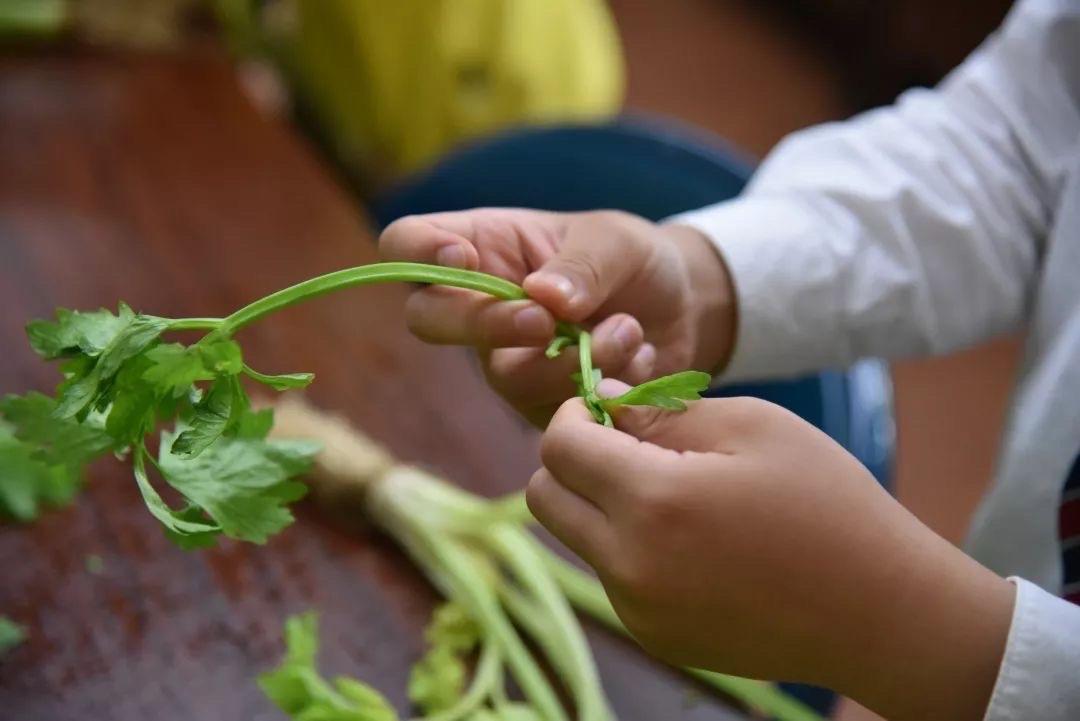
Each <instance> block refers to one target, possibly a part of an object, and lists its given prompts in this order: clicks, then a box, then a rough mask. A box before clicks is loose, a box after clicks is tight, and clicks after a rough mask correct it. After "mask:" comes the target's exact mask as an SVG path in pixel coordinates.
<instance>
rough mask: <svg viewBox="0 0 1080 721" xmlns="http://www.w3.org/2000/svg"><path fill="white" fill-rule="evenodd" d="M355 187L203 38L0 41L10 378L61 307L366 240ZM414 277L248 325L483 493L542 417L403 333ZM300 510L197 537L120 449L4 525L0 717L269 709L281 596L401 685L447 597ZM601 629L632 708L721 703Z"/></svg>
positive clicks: (282, 361)
mask: <svg viewBox="0 0 1080 721" xmlns="http://www.w3.org/2000/svg"><path fill="white" fill-rule="evenodd" d="M357 207H358V205H357V204H356V203H355V202H354V201H353V199H351V198H350V197H349V196H348V195H347V194H346V193H345V192H343V191H342V190H341V189H340V188H339V187H338V186H337V185H335V183H334V182H333V180H332V179H331V178H330V177H329V176H328V174H327V172H326V171H325V170H324V168H323V167H322V166H321V165H320V164H319V163H318V162H317V160H316V159H315V157H314V156H313V154H312V153H311V152H310V150H309V149H308V148H307V147H306V146H305V144H304V142H303V141H302V140H300V139H298V137H297V136H296V135H294V134H293V133H291V132H290V131H289V130H288V129H286V128H284V127H282V126H281V125H280V124H278V123H276V122H273V121H271V120H268V119H267V118H265V117H262V116H261V115H260V114H259V113H258V112H257V111H256V110H255V109H254V108H253V107H252V106H251V105H249V103H248V102H247V101H246V100H245V98H244V97H243V96H242V94H241V93H240V92H239V90H238V88H237V85H236V83H235V81H234V78H233V76H232V74H231V72H230V69H229V67H228V65H227V63H225V62H224V61H223V60H222V59H221V58H219V57H217V56H215V55H213V54H205V55H203V54H193V55H191V56H185V57H182V58H179V57H172V58H170V57H159V58H155V59H142V60H133V59H130V58H117V57H103V56H88V55H84V54H77V53H73V54H67V55H63V54H58V55H47V56H44V55H37V56H26V55H23V56H18V57H7V58H4V59H2V60H0V348H3V360H2V361H0V392H23V391H25V390H26V389H27V388H30V387H36V388H42V389H47V388H49V387H50V386H51V385H52V384H53V383H55V381H56V375H55V370H54V369H53V368H51V367H47V366H46V365H45V364H43V363H41V362H40V361H39V360H38V359H37V358H36V357H35V356H34V355H33V354H32V353H31V351H30V349H29V347H28V345H27V343H26V341H25V338H24V336H23V332H22V326H23V324H24V322H25V321H26V320H28V319H31V318H37V317H43V316H47V315H50V314H51V313H52V310H53V308H54V307H55V306H58V305H60V306H67V307H74V308H80V309H88V308H93V307H98V306H109V307H115V305H116V302H117V301H118V300H124V301H126V302H128V303H130V304H131V305H132V306H134V307H135V308H136V309H142V310H145V311H147V312H151V313H155V314H160V315H166V316H176V317H180V316H200V315H223V314H225V313H227V312H228V311H230V310H232V309H235V308H237V307H239V306H240V305H242V304H244V303H246V302H248V301H250V300H252V299H254V298H257V297H259V296H261V295H263V294H265V293H267V292H269V291H272V290H275V289H277V288H279V287H283V286H285V285H288V284H290V283H292V282H295V281H298V280H301V279H304V278H307V277H310V276H312V275H315V274H317V273H321V272H325V271H329V270H332V269H336V268H340V267H344V266H346V265H355V264H362V263H369V262H372V261H373V260H375V252H374V244H373V234H372V231H371V230H370V229H369V228H368V227H367V226H366V225H365V220H364V217H363V216H362V214H361V213H360V212H359V211H358V210H357ZM405 294H406V289H405V288H403V287H387V286H382V287H372V288H364V289H358V290H356V291H352V292H350V293H347V294H343V295H338V296H334V297H328V298H324V299H320V300H318V301H315V302H313V303H311V304H308V305H305V306H301V307H296V308H293V309H290V310H288V311H286V312H284V313H282V314H280V315H279V316H277V317H275V318H273V319H272V320H270V321H269V322H264V323H260V324H257V325H256V326H254V327H252V328H250V329H248V330H247V331H245V334H246V336H245V337H244V338H243V342H244V347H245V349H247V352H248V353H249V355H250V357H251V358H252V359H253V361H254V365H256V367H259V368H261V369H264V370H265V371H267V372H278V371H281V372H284V371H301V370H303V371H314V372H315V373H316V375H317V379H316V382H315V384H314V385H313V386H312V388H311V391H310V396H311V397H312V398H313V400H314V401H316V402H318V403H319V404H321V405H323V406H326V407H328V408H333V409H340V410H342V411H344V412H346V413H347V414H348V415H349V416H350V417H351V418H352V419H353V420H354V421H355V422H356V423H357V424H358V425H359V426H360V427H362V428H364V429H366V430H367V431H368V432H370V433H371V434H372V435H373V436H375V437H376V438H378V439H380V440H382V441H383V442H385V443H386V444H388V445H389V446H390V447H391V448H392V449H393V450H394V451H395V452H396V453H397V454H399V456H400V457H402V458H404V459H408V460H411V461H416V462H420V463H423V464H426V465H429V466H431V467H433V468H435V469H437V470H438V471H440V472H441V473H443V474H445V475H446V476H447V477H449V478H452V479H455V480H457V481H459V482H460V483H461V484H463V485H465V486H467V487H469V488H472V489H476V490H479V491H482V492H486V493H492V494H494V493H496V492H505V491H509V490H512V489H514V488H516V487H520V486H521V485H522V484H523V483H524V482H525V481H526V479H527V478H528V477H529V474H530V473H531V472H532V470H533V469H534V467H535V466H536V464H537V456H536V447H537V437H536V434H535V433H534V432H533V431H532V430H530V429H529V428H527V427H526V426H525V425H524V424H523V423H522V422H520V421H519V420H518V419H517V418H516V417H515V416H513V415H512V414H511V413H510V412H509V411H508V410H507V409H506V408H504V407H503V406H502V405H501V404H500V403H499V401H498V400H497V399H496V398H495V397H494V396H493V395H492V394H491V393H490V392H489V391H488V390H487V389H486V388H485V386H484V384H483V381H482V379H481V378H480V375H479V373H478V372H477V370H476V368H475V366H474V363H473V361H472V359H471V358H470V356H469V355H468V354H467V353H466V352H464V351H462V350H461V349H455V348H434V347H429V346H424V345H422V344H420V343H419V342H418V341H416V340H414V339H413V338H411V337H410V336H409V335H408V334H407V333H406V331H405V329H404V324H403V321H402V301H403V299H404V297H405ZM0 472H2V469H0ZM299 515H300V518H299V521H298V523H297V524H296V525H295V526H293V527H292V528H290V529H289V530H288V531H286V532H285V533H283V534H281V535H280V536H278V537H276V538H274V539H273V540H272V541H271V542H270V543H269V544H268V545H266V546H265V547H256V546H251V545H242V544H235V543H230V542H224V543H222V544H220V546H219V547H218V548H216V549H214V550H212V551H209V552H202V553H186V552H183V551H180V550H178V549H177V548H175V547H174V546H173V545H171V544H170V543H169V542H168V541H167V540H166V539H165V538H164V536H163V534H162V533H161V530H160V528H159V527H158V525H157V523H156V522H155V521H154V520H153V519H152V518H151V517H150V515H149V514H148V513H147V512H146V510H145V508H144V507H143V504H142V501H141V500H140V498H139V494H138V492H137V490H136V487H135V485H134V482H133V481H132V479H131V476H130V471H129V470H128V469H127V468H126V467H124V466H123V465H122V464H120V463H119V462H114V461H111V460H109V461H106V462H102V463H100V464H98V465H96V466H95V467H94V468H93V470H92V472H91V473H90V475H89V487H88V489H87V490H86V491H85V492H84V493H83V495H82V496H81V497H80V499H79V500H78V502H77V504H76V505H75V506H74V507H72V508H68V509H63V510H58V511H54V512H50V513H48V514H47V515H45V516H44V517H43V518H42V519H41V520H39V521H38V522H36V523H34V524H31V525H27V526H20V527H15V526H2V527H0V613H6V614H9V615H11V616H12V617H13V618H14V619H15V620H17V621H18V622H20V623H22V624H24V625H26V626H27V627H28V629H29V632H30V639H29V641H28V642H27V643H25V644H24V645H22V646H21V647H19V648H17V649H16V650H14V651H13V652H11V653H10V654H8V655H7V656H6V657H5V658H3V659H2V660H0V718H2V719H11V721H69V720H70V721H86V720H87V719H93V720H94V721H106V720H108V721H123V720H126V719H131V720H132V721H135V720H138V721H147V720H148V719H153V720H154V721H168V720H170V719H176V721H215V720H218V719H220V720H222V721H251V720H255V719H267V720H270V719H278V718H281V716H280V714H278V713H277V712H276V711H275V710H274V709H273V708H272V706H271V705H270V704H269V702H268V701H267V700H265V699H264V698H263V696H262V694H261V692H260V691H259V690H258V688H257V687H256V685H255V683H254V679H255V676H256V675H257V674H258V673H259V672H260V671H261V670H264V669H266V668H268V667H270V666H271V665H273V664H274V663H275V662H276V660H277V659H278V657H279V655H280V652H281V641H280V633H281V623H282V620H283V619H284V618H285V616H286V615H287V614H290V613H295V612H298V611H301V610H304V609H308V608H315V609H318V610H319V611H320V612H321V615H322V619H323V654H322V661H323V668H324V670H325V671H327V672H329V673H333V674H338V673H344V674H350V675H354V676H357V677H359V678H363V679H366V680H368V681H371V682H373V683H374V684H375V685H377V686H378V687H379V688H381V689H384V690H385V691H386V692H387V693H388V695H389V696H390V698H391V699H392V700H393V701H394V702H395V703H396V704H397V705H398V706H399V708H401V709H405V708H406V699H405V682H406V678H407V673H408V669H409V667H410V664H411V663H412V662H413V661H414V660H415V659H416V658H417V656H418V654H419V653H420V652H421V649H422V644H421V637H420V629H421V628H422V626H423V624H424V623H425V622H426V620H427V618H428V615H429V613H430V611H431V608H432V604H433V602H434V600H435V595H434V594H433V592H432V590H431V588H430V587H429V586H428V584H427V583H426V582H425V581H424V579H423V578H422V577H421V576H420V575H419V574H418V572H417V571H416V570H415V569H414V568H413V567H412V566H411V565H410V564H409V563H408V561H407V560H406V559H405V557H404V556H403V555H402V554H401V553H399V552H398V551H397V550H396V549H395V548H394V547H393V546H392V545H391V544H390V543H388V542H387V541H386V540H385V539H382V538H379V537H362V536H356V535H351V534H347V533H344V532H342V531H339V530H334V529H332V528H331V527H330V526H328V525H327V524H325V523H323V522H322V520H321V519H320V518H319V516H318V514H317V513H316V512H315V511H314V510H312V509H306V510H305V509H301V510H300V514H299ZM91 555H99V556H100V557H101V558H102V559H103V561H104V567H103V569H102V570H101V571H100V573H94V572H92V569H88V567H87V558H88V556H91ZM590 635H591V638H592V641H593V643H594V648H595V650H596V653H597V656H598V658H599V662H600V665H601V669H602V674H603V680H604V683H605V687H606V688H607V690H608V692H609V695H610V696H611V698H612V700H613V703H614V706H615V708H616V710H617V712H618V714H619V716H620V718H621V719H626V720H633V719H643V720H645V719H652V720H658V721H659V720H663V721H668V720H670V719H676V718H680V719H732V718H735V716H734V714H733V713H732V712H731V711H729V710H725V708H726V707H725V706H724V705H723V703H722V702H720V701H717V700H711V699H705V698H700V697H695V696H696V694H694V692H693V691H692V690H691V687H690V685H689V684H688V683H687V682H686V681H685V680H683V679H682V678H681V677H680V676H678V675H677V674H674V673H672V672H670V671H666V670H664V669H662V668H660V667H658V666H656V665H655V664H653V663H651V662H649V661H648V660H647V659H645V658H644V657H643V656H642V655H641V654H640V653H638V652H637V651H636V650H634V649H633V648H632V647H630V646H629V645H628V644H626V643H624V642H622V641H621V640H618V639H615V638H613V637H611V636H609V635H608V634H606V633H603V632H599V631H597V632H591V633H590Z"/></svg>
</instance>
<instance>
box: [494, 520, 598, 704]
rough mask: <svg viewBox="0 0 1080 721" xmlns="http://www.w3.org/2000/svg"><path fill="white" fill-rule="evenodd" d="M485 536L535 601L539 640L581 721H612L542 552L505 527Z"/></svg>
mask: <svg viewBox="0 0 1080 721" xmlns="http://www.w3.org/2000/svg"><path fill="white" fill-rule="evenodd" d="M486 535H487V540H488V544H489V545H490V546H491V548H492V549H493V550H494V551H495V553H496V554H498V556H499V557H500V558H501V559H502V561H503V563H505V564H506V566H507V568H508V569H509V570H510V573H511V574H512V575H513V576H514V577H515V578H516V579H517V581H518V583H519V584H520V585H521V587H522V589H523V590H524V591H526V592H527V593H528V594H529V596H530V597H531V599H532V602H533V603H535V607H536V611H537V613H538V614H539V615H538V616H537V620H538V621H541V622H542V623H543V626H544V628H545V630H544V631H542V632H541V633H540V634H538V635H537V636H536V641H537V642H538V643H539V644H540V645H541V646H542V647H543V648H544V650H545V653H546V655H547V657H548V658H549V659H550V661H551V663H552V665H553V666H554V667H555V669H556V670H557V671H558V673H559V675H560V676H562V678H563V681H564V682H565V683H566V685H567V686H568V687H569V689H570V690H571V691H572V692H573V694H574V700H575V702H576V706H577V719H578V721H607V720H608V719H611V718H613V716H612V713H611V711H610V710H609V709H608V707H607V701H606V700H605V699H604V693H603V691H602V690H601V687H600V678H599V675H598V674H597V671H596V665H595V664H594V663H593V658H592V654H591V653H590V652H589V645H588V642H587V641H586V640H585V634H584V632H583V631H582V630H581V625H580V624H579V623H578V622H577V619H576V618H574V612H573V609H571V608H570V604H569V603H568V602H567V600H566V597H565V596H564V595H563V594H562V593H560V591H559V587H558V584H556V583H555V581H554V580H553V579H552V578H551V575H550V574H548V573H545V569H544V560H543V555H542V554H543V553H544V549H543V548H542V547H541V546H540V544H539V543H538V542H537V541H536V540H535V539H534V538H533V537H532V535H531V534H529V533H528V532H526V531H524V530H523V529H521V528H519V527H515V526H510V525H507V524H497V525H495V526H493V527H492V528H491V529H490V530H489V531H488V533H487V534H486ZM511 612H512V611H511Z"/></svg>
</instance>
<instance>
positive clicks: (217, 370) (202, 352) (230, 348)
mask: <svg viewBox="0 0 1080 721" xmlns="http://www.w3.org/2000/svg"><path fill="white" fill-rule="evenodd" d="M211 337H212V336H207V338H211ZM195 347H196V348H198V352H199V358H200V359H201V360H202V364H203V367H205V368H206V369H207V370H208V371H210V372H211V373H213V374H214V375H219V376H234V375H236V374H237V373H239V372H240V371H241V370H243V368H244V354H243V352H242V351H241V350H240V344H239V343H237V342H236V341H234V340H231V339H229V338H216V337H215V338H214V339H213V340H204V341H201V342H199V343H198V344H196V345H195Z"/></svg>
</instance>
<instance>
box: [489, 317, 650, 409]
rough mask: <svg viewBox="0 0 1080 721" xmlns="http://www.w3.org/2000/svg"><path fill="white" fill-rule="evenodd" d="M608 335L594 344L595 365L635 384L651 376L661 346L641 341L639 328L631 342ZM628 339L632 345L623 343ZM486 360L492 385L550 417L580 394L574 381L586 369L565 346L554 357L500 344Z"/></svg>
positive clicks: (516, 402) (522, 406)
mask: <svg viewBox="0 0 1080 721" xmlns="http://www.w3.org/2000/svg"><path fill="white" fill-rule="evenodd" d="M622 317H623V318H628V319H629V318H630V316H625V315H624V316H622ZM630 320H631V321H632V323H633V325H634V326H635V328H636V329H637V330H638V331H640V328H641V326H640V325H638V324H637V321H633V319H630ZM606 322H607V321H605V323H606ZM601 325H603V324H601ZM604 335H607V336H608V337H607V338H604V337H603V336H602V337H601V340H600V341H598V342H597V344H596V346H594V350H593V365H594V366H595V367H597V368H599V369H600V370H601V372H602V373H603V374H604V376H605V377H616V378H620V379H625V380H626V381H627V382H629V383H635V384H636V383H641V382H643V381H645V380H647V379H648V378H649V377H650V374H651V373H652V371H653V365H654V361H655V358H656V349H655V348H653V347H652V346H651V345H650V344H648V343H644V344H640V341H639V338H640V335H638V333H635V332H634V330H633V329H632V330H631V332H630V334H629V340H628V341H624V340H620V339H618V338H613V337H612V336H614V335H616V332H615V331H605V333H604ZM635 341H637V342H639V345H638V346H637V348H636V350H629V349H632V348H633V343H634V342H635ZM624 342H627V343H629V345H623V343H624ZM522 345H524V344H522ZM628 355H629V360H627V356H628ZM485 360H486V363H485V370H486V373H487V380H488V383H490V384H491V386H492V387H493V388H494V389H495V390H496V392H498V393H499V395H501V396H502V397H503V398H505V399H506V400H507V401H509V402H510V403H511V404H512V405H514V406H515V407H517V408H519V409H522V410H529V409H534V410H541V409H542V412H541V413H540V415H545V416H549V415H551V412H552V411H553V410H554V407H556V406H558V405H559V404H561V403H562V402H563V401H565V400H566V399H567V398H570V397H572V396H574V395H576V394H577V387H576V386H575V384H574V382H573V381H572V380H571V379H570V376H571V375H572V374H574V373H577V372H579V371H580V370H581V365H580V361H579V359H578V354H577V351H576V350H575V349H574V348H569V349H566V350H564V351H563V352H562V353H561V354H559V356H558V357H557V358H554V359H551V358H548V357H546V356H545V355H544V353H543V350H541V349H539V348H498V349H496V350H493V351H492V352H491V354H490V355H489V356H487V358H486V359H485Z"/></svg>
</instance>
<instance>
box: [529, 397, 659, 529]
mask: <svg viewBox="0 0 1080 721" xmlns="http://www.w3.org/2000/svg"><path fill="white" fill-rule="evenodd" d="M657 455H662V452H661V449H659V448H656V447H655V446H649V445H648V444H645V443H641V442H639V441H638V440H636V439H635V438H633V437H632V436H630V435H627V434H626V433H622V432H620V431H617V430H615V429H613V428H606V427H604V426H602V425H600V424H599V423H597V422H596V420H595V419H594V418H593V417H592V414H591V413H590V412H589V410H588V409H587V408H586V407H585V404H584V402H583V401H582V400H581V399H579V398H574V399H572V400H569V401H567V402H566V403H563V404H562V406H560V407H559V410H558V411H556V413H555V415H554V416H553V417H552V419H551V422H550V423H549V424H548V427H547V430H545V431H544V435H543V438H542V439H541V442H540V458H541V460H542V461H543V463H544V467H545V468H547V469H548V471H550V472H551V474H552V475H553V476H554V477H555V479H556V480H558V481H559V483H561V484H562V485H563V486H565V487H566V488H568V489H569V490H571V491H573V492H574V493H576V494H578V495H579V496H582V497H583V498H586V499H588V500H589V501H591V502H592V503H593V504H595V505H596V506H597V507H598V508H600V509H602V510H604V511H605V512H607V511H609V510H610V509H612V508H613V507H615V506H616V505H617V504H618V499H619V497H620V496H621V495H622V493H623V491H624V490H625V487H626V486H627V485H628V484H632V483H634V482H635V481H634V479H635V478H640V477H642V476H648V475H650V474H651V471H652V470H654V463H655V461H656V460H657V459H656V458H654V457H653V456H657Z"/></svg>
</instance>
